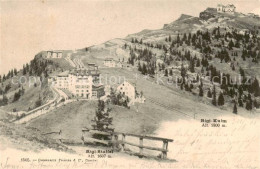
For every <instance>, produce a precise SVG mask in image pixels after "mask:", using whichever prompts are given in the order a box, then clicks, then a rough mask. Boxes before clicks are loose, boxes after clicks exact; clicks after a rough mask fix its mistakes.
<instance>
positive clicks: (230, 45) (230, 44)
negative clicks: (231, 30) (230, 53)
mask: <svg viewBox="0 0 260 169" xmlns="http://www.w3.org/2000/svg"><path fill="white" fill-rule="evenodd" d="M228 47H229V50H232V49H233V47H234V43H233V41H232V39H231V41H230V42H229V44H228Z"/></svg>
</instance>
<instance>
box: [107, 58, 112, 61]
mask: <svg viewBox="0 0 260 169" xmlns="http://www.w3.org/2000/svg"><path fill="white" fill-rule="evenodd" d="M105 61H114V59H113V58H106V59H105Z"/></svg>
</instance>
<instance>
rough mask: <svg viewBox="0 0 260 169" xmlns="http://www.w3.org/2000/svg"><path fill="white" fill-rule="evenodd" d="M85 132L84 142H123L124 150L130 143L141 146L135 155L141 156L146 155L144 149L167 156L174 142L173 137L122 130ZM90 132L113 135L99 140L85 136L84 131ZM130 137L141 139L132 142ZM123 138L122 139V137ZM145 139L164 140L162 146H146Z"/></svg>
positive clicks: (164, 157) (114, 143) (90, 131)
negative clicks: (129, 139)
mask: <svg viewBox="0 0 260 169" xmlns="http://www.w3.org/2000/svg"><path fill="white" fill-rule="evenodd" d="M82 132H83V136H82V137H83V142H84V143H85V142H97V143H102V144H106V145H109V144H112V145H116V144H121V147H122V150H123V151H125V145H130V146H134V147H138V148H139V152H136V153H135V155H138V156H139V157H143V156H145V154H144V151H143V150H144V149H148V150H153V151H160V152H161V155H160V157H161V158H162V159H166V158H167V152H168V143H169V142H173V140H172V139H167V138H161V137H153V136H146V135H138V134H130V133H121V132H104V131H98V130H88V129H82ZM85 132H88V133H91V134H99V135H104V136H111V140H99V139H96V138H90V137H84V133H85ZM128 137H136V138H138V139H139V144H137V143H132V142H129V141H128V140H127V138H128ZM120 138H121V139H120ZM144 140H153V141H162V143H163V144H162V147H161V148H159V147H152V146H146V145H144Z"/></svg>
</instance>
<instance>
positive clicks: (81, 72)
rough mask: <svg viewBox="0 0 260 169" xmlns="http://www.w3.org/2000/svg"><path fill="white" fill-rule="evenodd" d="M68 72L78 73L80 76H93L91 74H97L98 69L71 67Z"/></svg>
mask: <svg viewBox="0 0 260 169" xmlns="http://www.w3.org/2000/svg"><path fill="white" fill-rule="evenodd" d="M70 74H72V75H75V76H77V75H80V76H93V75H99V74H100V72H99V71H98V70H88V69H73V70H71V71H70Z"/></svg>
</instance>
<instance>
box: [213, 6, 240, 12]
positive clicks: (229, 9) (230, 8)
mask: <svg viewBox="0 0 260 169" xmlns="http://www.w3.org/2000/svg"><path fill="white" fill-rule="evenodd" d="M217 11H218V12H220V13H234V12H236V7H235V6H234V5H233V4H228V5H226V6H225V5H222V4H218V6H217Z"/></svg>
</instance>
